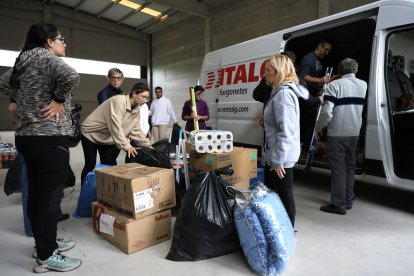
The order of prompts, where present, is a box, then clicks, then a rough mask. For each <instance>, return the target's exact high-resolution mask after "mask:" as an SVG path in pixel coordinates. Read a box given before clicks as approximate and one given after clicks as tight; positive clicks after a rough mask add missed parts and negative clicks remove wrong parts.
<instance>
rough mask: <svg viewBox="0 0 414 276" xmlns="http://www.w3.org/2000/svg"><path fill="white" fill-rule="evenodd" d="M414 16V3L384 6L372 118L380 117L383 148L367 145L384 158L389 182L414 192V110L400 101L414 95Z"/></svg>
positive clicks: (377, 44) (374, 76)
mask: <svg viewBox="0 0 414 276" xmlns="http://www.w3.org/2000/svg"><path fill="white" fill-rule="evenodd" d="M396 14H398V16H395V15H396ZM413 14H414V2H385V3H384V4H383V5H381V6H380V9H379V13H378V19H377V30H376V37H377V41H376V47H377V48H378V49H377V51H375V52H374V53H375V54H376V57H375V58H376V60H377V70H373V76H372V77H373V78H372V79H373V80H376V81H377V83H376V84H375V85H374V87H376V91H371V95H373V97H372V99H371V104H370V106H369V108H370V109H372V112H371V114H372V115H373V113H374V112H375V113H376V114H378V118H377V122H376V124H377V126H378V132H377V133H378V134H379V135H378V136H379V148H376V149H375V148H372V147H371V148H369V147H368V146H367V150H368V149H369V151H368V152H367V157H369V156H370V155H371V156H374V155H380V156H379V157H380V159H381V160H382V164H383V169H384V173H385V176H386V177H387V179H388V182H389V183H391V184H393V185H396V186H398V187H400V188H408V189H414V181H413V180H414V110H402V106H401V101H400V98H401V96H402V95H403V94H405V93H414V91H413V82H414V52H413V50H412V49H414V26H413ZM374 95H375V96H374ZM372 118H373V119H374V118H375V116H372ZM372 122H375V120H374V121H372ZM371 130H372V129H371ZM367 135H368V134H367ZM372 135H375V133H372ZM375 151H376V152H377V153H375Z"/></svg>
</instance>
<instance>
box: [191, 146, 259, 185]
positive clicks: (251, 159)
mask: <svg viewBox="0 0 414 276" xmlns="http://www.w3.org/2000/svg"><path fill="white" fill-rule="evenodd" d="M189 165H190V166H191V167H194V168H198V169H201V170H203V171H212V170H215V169H218V168H222V167H226V166H229V165H232V168H233V171H234V173H233V175H231V176H225V175H222V177H223V179H225V180H226V181H227V182H229V183H230V184H233V183H236V182H241V181H248V180H249V179H250V178H253V177H256V176H257V149H251V148H241V147H234V148H233V151H232V152H229V153H197V152H195V151H194V150H193V151H191V152H190V162H189ZM190 177H191V179H192V180H194V179H195V178H196V176H195V174H193V173H190Z"/></svg>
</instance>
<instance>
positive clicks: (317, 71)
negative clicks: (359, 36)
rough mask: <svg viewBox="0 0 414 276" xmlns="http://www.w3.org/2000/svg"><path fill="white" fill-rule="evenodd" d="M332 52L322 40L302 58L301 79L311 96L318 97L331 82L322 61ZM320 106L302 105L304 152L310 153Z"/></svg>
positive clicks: (328, 43)
mask: <svg viewBox="0 0 414 276" xmlns="http://www.w3.org/2000/svg"><path fill="white" fill-rule="evenodd" d="M331 50H332V44H331V43H330V42H329V41H327V40H321V41H320V42H319V43H318V46H317V47H316V49H315V50H313V51H312V52H310V53H308V54H306V55H305V56H304V57H303V58H302V62H301V64H300V73H299V77H300V78H302V79H303V80H305V82H306V87H307V88H308V90H309V94H311V95H312V96H314V97H317V96H318V94H319V93H321V91H322V89H323V85H324V84H325V83H328V82H329V81H330V78H329V77H328V76H326V75H325V73H324V71H323V66H322V63H321V59H323V58H324V57H325V56H326V55H327V54H329V52H330V51H331ZM318 108H319V104H312V105H310V104H306V103H305V104H302V105H301V109H300V112H301V114H300V141H301V143H302V151H308V149H309V146H310V143H311V141H312V135H313V129H314V126H315V121H316V116H317V113H318Z"/></svg>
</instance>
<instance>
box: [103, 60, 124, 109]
mask: <svg viewBox="0 0 414 276" xmlns="http://www.w3.org/2000/svg"><path fill="white" fill-rule="evenodd" d="M123 80H124V74H123V73H122V71H121V70H119V69H118V68H111V69H109V71H108V82H109V84H108V85H107V86H106V87H105V88H104V89H102V90H101V91H100V92H99V93H98V95H97V98H98V103H99V104H101V103H103V102H104V101H106V100H107V99H109V98H110V97H113V96H115V95H120V94H122V93H123V92H122V90H121V85H122V82H123Z"/></svg>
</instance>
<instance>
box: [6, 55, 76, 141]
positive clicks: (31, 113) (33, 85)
mask: <svg viewBox="0 0 414 276" xmlns="http://www.w3.org/2000/svg"><path fill="white" fill-rule="evenodd" d="M16 68H17V70H18V71H20V72H22V73H21V75H20V76H19V79H20V88H19V89H12V88H11V87H10V86H9V80H10V76H11V74H12V70H13V68H11V69H9V70H8V71H7V72H6V73H4V74H3V75H2V76H1V77H0V93H3V94H5V95H7V96H9V97H10V98H11V99H13V100H15V101H16V103H17V117H18V123H17V126H16V136H65V135H72V134H73V129H72V120H71V117H70V113H71V112H70V109H71V91H72V90H73V89H74V88H75V87H76V86H77V85H78V83H79V75H78V74H77V73H76V71H75V69H73V68H72V67H70V66H69V65H68V64H66V63H65V62H64V61H63V60H62V59H61V58H59V57H57V56H55V55H53V54H52V53H51V52H49V51H48V50H47V49H45V48H41V47H38V48H34V49H32V50H28V51H25V52H23V53H22V54H21V56H20V61H19V63H18V64H17V66H16ZM52 100H55V101H58V102H63V103H64V112H63V114H61V116H60V122H59V124H56V122H55V120H54V119H53V120H45V119H44V118H43V113H42V112H41V109H43V108H45V107H47V106H48V105H49V104H50V102H52Z"/></svg>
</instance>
